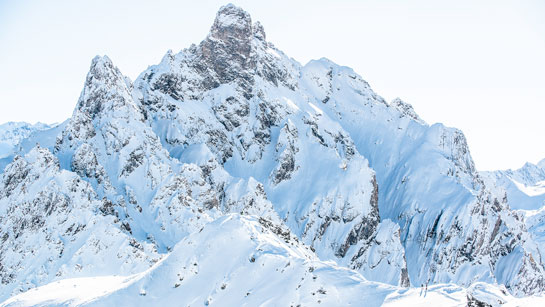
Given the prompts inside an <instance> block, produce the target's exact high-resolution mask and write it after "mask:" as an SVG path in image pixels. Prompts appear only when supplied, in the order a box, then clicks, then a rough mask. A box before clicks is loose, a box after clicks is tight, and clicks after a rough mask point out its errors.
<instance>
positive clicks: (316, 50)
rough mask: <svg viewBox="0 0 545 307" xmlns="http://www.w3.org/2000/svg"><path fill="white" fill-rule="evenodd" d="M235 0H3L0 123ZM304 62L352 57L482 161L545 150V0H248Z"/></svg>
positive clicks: (34, 111)
mask: <svg viewBox="0 0 545 307" xmlns="http://www.w3.org/2000/svg"><path fill="white" fill-rule="evenodd" d="M227 2H228V1H212V0H209V1H206V0H200V1H174V0H172V1H167V0H160V1H135V0H132V1H106V0H99V1H55V0H50V1H7V0H0V72H1V73H0V122H6V121H28V122H36V121H42V122H47V123H52V122H61V121H63V120H65V119H66V118H68V117H69V116H70V115H71V113H72V110H73V108H74V106H75V104H76V101H77V99H78V96H79V93H80V91H81V89H82V87H83V82H84V79H85V75H86V73H87V71H88V69H89V65H90V62H91V59H92V58H93V57H94V56H95V55H97V54H100V55H102V54H107V55H108V56H109V57H110V58H111V59H112V60H113V61H114V64H116V65H117V66H118V67H119V68H120V69H121V71H122V72H123V73H124V74H126V75H128V76H129V77H130V78H131V79H133V80H134V79H135V78H136V76H137V75H138V74H139V73H140V72H141V71H143V70H144V69H145V68H146V67H147V66H148V65H152V64H156V63H158V62H159V61H160V59H161V58H162V56H163V55H164V54H165V52H166V51H167V50H168V49H172V50H174V51H179V50H181V49H183V48H186V47H189V45H191V43H198V42H200V41H201V40H202V39H203V38H204V37H205V36H206V34H207V33H208V30H209V28H210V26H211V24H212V21H213V19H214V16H215V14H216V12H217V10H218V8H219V7H220V6H221V5H224V4H226V3H227ZM231 2H232V3H234V4H236V5H239V6H241V7H242V8H244V9H245V10H247V11H248V12H250V14H251V15H252V18H253V20H259V21H261V23H262V24H263V25H264V27H265V32H266V33H267V39H268V40H269V41H271V42H273V43H274V44H275V45H276V46H277V47H279V48H280V49H281V50H283V51H284V52H286V53H287V54H288V55H289V56H291V57H293V58H295V59H296V60H298V61H299V62H301V63H303V64H304V63H306V62H308V61H309V60H310V59H317V58H321V57H327V58H329V59H331V60H333V61H334V62H336V63H338V64H341V65H346V66H350V67H352V68H354V70H355V71H356V72H358V73H359V74H360V75H362V76H363V78H364V79H366V80H367V81H368V82H369V83H370V84H371V86H372V87H373V89H374V90H375V91H376V92H377V93H379V94H380V95H382V96H383V97H384V98H386V99H387V100H392V99H393V98H395V97H400V98H402V99H403V100H405V101H406V102H409V103H411V104H412V105H413V106H414V107H415V109H416V111H417V112H418V113H419V114H420V116H421V117H422V118H424V119H425V120H426V121H427V122H428V123H435V122H442V123H444V124H446V125H449V126H454V127H457V128H460V129H462V130H463V131H464V133H465V135H466V136H467V138H468V142H469V145H470V150H471V153H472V155H473V157H474V159H475V162H476V164H477V168H478V169H480V170H491V169H504V168H518V167H520V166H522V164H523V163H524V162H525V161H530V162H533V163H536V162H538V161H539V160H541V159H543V158H545V137H544V136H545V125H544V123H545V1H541V0H535V1H531V0H528V1H526V0H521V1H501V0H500V1H498V0H485V1H467V0H462V1H460V0H458V1H437V0H435V1H385V0H376V1H355V0H352V1H350V0H345V1H339V0H337V1H316V0H315V1H293V0H290V1H285V0H276V1H255V0H253V1H242V0H241V1H236V0H231Z"/></svg>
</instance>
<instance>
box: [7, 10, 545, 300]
mask: <svg viewBox="0 0 545 307" xmlns="http://www.w3.org/2000/svg"><path fill="white" fill-rule="evenodd" d="M36 143H40V144H41V145H40V146H36V147H35V144H36ZM17 153H19V154H20V155H19V156H17V157H16V158H13V159H11V158H10V159H9V160H10V162H11V164H9V165H8V166H7V167H6V168H5V171H4V173H3V174H2V187H1V189H0V210H2V211H1V212H2V213H3V214H1V215H0V220H1V221H2V226H0V227H1V228H0V230H1V231H2V232H1V233H0V234H1V235H2V237H0V240H4V242H7V243H5V244H3V245H2V247H1V249H0V274H2V275H1V276H2V283H3V287H2V288H1V289H0V297H1V298H7V297H8V296H9V295H11V294H13V293H14V292H13V291H18V290H22V291H25V290H27V289H29V288H33V287H37V286H41V285H44V284H46V283H49V282H51V281H55V282H57V281H58V282H59V283H58V285H59V287H61V286H63V285H65V284H71V283H72V282H73V283H74V285H77V286H78V287H80V286H81V287H83V286H84V285H92V284H93V282H95V281H96V282H101V280H102V279H101V278H97V277H96V276H98V275H112V276H110V277H104V279H103V280H104V282H105V283H106V284H109V285H112V287H111V289H104V291H102V290H101V291H98V290H97V292H96V291H89V292H87V294H86V295H84V296H80V297H75V298H74V299H75V300H76V301H73V302H72V303H74V302H81V303H92V301H91V300H93V299H95V298H96V299H98V300H97V301H93V302H94V303H95V304H98V305H100V304H113V303H123V304H127V303H129V302H130V303H129V304H136V305H146V304H147V305H149V304H157V303H159V301H161V300H162V302H164V303H169V302H173V301H172V300H177V302H178V300H180V301H179V302H186V303H188V304H192V305H194V304H197V305H202V304H205V305H206V304H219V305H229V304H232V305H237V306H238V305H244V304H247V305H255V304H266V303H277V304H278V303H280V304H281V305H282V304H283V303H285V304H286V305H289V304H293V305H294V306H296V305H297V304H299V303H302V304H303V305H307V303H308V304H311V305H312V304H318V301H320V303H323V304H329V305H339V304H340V305H344V303H350V302H353V303H355V304H356V305H357V304H359V303H358V302H361V301H362V298H367V297H368V298H369V299H363V300H364V301H365V302H367V303H368V304H370V305H373V304H377V305H379V304H382V303H388V304H394V305H395V304H396V303H403V302H420V300H421V299H423V296H422V295H419V296H418V297H417V295H416V293H417V291H416V289H405V290H403V288H401V287H410V286H419V285H422V284H429V286H430V288H431V287H434V289H435V290H432V294H430V295H431V296H437V297H439V298H441V299H453V300H454V301H455V302H457V303H456V304H458V303H460V304H466V303H468V300H469V301H471V300H473V299H475V300H476V301H475V302H477V301H479V299H478V298H477V296H479V295H480V294H479V295H477V294H475V293H476V292H475V291H473V290H471V289H473V288H469V289H463V288H461V287H471V285H472V284H474V283H477V282H485V283H489V284H501V285H503V287H505V289H507V290H508V291H510V292H511V294H514V295H517V296H522V295H530V294H536V293H542V292H543V290H544V289H545V281H544V278H545V271H544V265H543V260H542V256H541V254H542V252H541V248H540V246H539V244H536V242H538V243H539V242H541V241H540V239H539V238H538V237H537V236H536V235H535V234H536V233H539V232H540V231H541V232H543V231H542V229H545V227H544V226H543V225H545V223H543V219H540V218H539V216H540V215H539V214H536V215H535V218H534V219H533V220H532V221H533V222H532V223H531V224H530V223H529V221H530V219H529V218H528V215H526V219H525V217H524V215H523V214H521V213H520V212H513V211H512V210H511V209H510V206H511V200H510V199H509V197H504V196H505V194H504V193H500V192H498V190H497V189H496V188H495V187H492V189H491V188H490V187H489V185H490V183H489V181H488V180H483V179H482V177H481V175H480V174H479V173H478V172H477V171H476V169H475V165H474V163H473V160H472V159H471V156H470V153H469V148H468V146H467V142H466V140H465V137H464V135H463V133H462V132H461V131H459V130H457V129H453V128H447V127H444V126H443V125H441V124H435V125H431V126H429V125H428V124H426V122H425V121H424V120H423V119H421V118H420V117H419V116H418V115H417V113H416V112H415V110H414V109H413V107H412V106H411V105H410V104H408V103H406V102H403V101H402V100H401V99H395V100H394V101H393V102H392V103H387V102H386V101H384V99H382V98H381V97H380V96H378V95H377V94H375V93H374V92H373V91H372V90H371V88H370V86H369V84H368V83H367V82H365V81H364V80H363V78H362V77H360V76H359V75H358V74H356V73H355V72H354V71H353V70H351V69H350V68H347V67H342V66H339V65H336V64H334V63H332V62H331V61H329V60H327V59H321V60H317V61H311V62H310V63H308V64H307V65H305V66H301V65H300V64H299V63H297V62H296V61H294V60H293V59H290V58H289V57H287V56H286V55H285V54H284V53H282V52H281V51H280V50H278V49H277V48H276V47H274V45H272V44H271V43H270V42H268V41H267V40H266V36H265V32H264V30H263V27H262V26H261V25H260V24H259V23H253V22H252V20H251V18H250V16H249V14H248V13H247V12H244V11H243V10H241V9H240V8H237V7H235V6H233V5H227V6H224V7H222V8H221V9H220V11H219V12H218V14H217V16H216V20H215V21H214V23H213V25H212V28H211V31H210V33H209V34H208V36H207V37H206V38H205V39H204V40H203V41H202V42H201V43H200V44H198V45H192V46H191V47H190V48H188V49H185V50H182V51H180V52H179V53H176V54H175V53H173V52H171V51H169V52H168V53H167V54H166V55H165V56H164V57H163V59H162V60H161V62H160V63H159V64H158V65H154V66H150V67H149V68H148V69H147V70H145V71H144V72H143V73H142V74H140V76H139V77H138V78H137V79H136V81H135V82H134V83H132V82H131V81H130V80H129V79H128V78H126V77H125V76H123V74H122V73H121V72H120V71H119V69H118V68H116V67H115V65H114V64H113V63H112V61H111V60H110V59H109V58H108V57H106V56H104V57H96V58H95V59H93V61H92V63H91V68H90V71H89V73H88V75H87V78H86V80H85V83H84V88H83V90H82V93H81V96H80V98H79V100H78V102H77V105H76V108H75V110H74V112H73V115H72V117H71V118H70V119H69V120H67V121H66V122H64V123H63V124H61V125H58V126H56V127H53V128H49V129H46V130H43V131H39V132H36V133H33V134H31V135H30V136H29V137H28V138H26V139H24V140H22V141H21V142H20V145H19V148H18V149H17ZM25 154H26V155H25ZM23 156H24V157H23ZM225 215H227V216H225ZM78 225H79V226H78ZM528 228H531V232H528ZM159 259H164V260H159ZM157 261H160V262H159V263H156V264H155V265H154V266H153V267H152V268H150V266H152V265H153V264H154V263H155V262H157ZM218 263H219V264H218ZM341 267H342V268H341ZM113 275H124V276H127V277H126V278H118V277H116V276H113ZM68 277H70V278H71V277H77V278H78V279H74V280H73V281H70V280H65V281H62V279H65V278H68ZM314 277H316V278H314ZM93 278H96V279H93ZM365 279H368V280H372V281H374V282H367V281H365ZM377 282H382V283H385V284H379V283H377ZM439 283H441V284H445V283H454V284H457V285H458V286H453V285H437V286H433V285H434V284H439ZM386 284H390V286H387V285H386ZM55 287H57V286H55V283H52V284H49V285H47V286H45V287H44V288H42V290H37V291H38V292H36V293H43V291H45V292H47V291H49V290H47V289H56V288H55ZM487 287H488V286H486V287H485V290H486V291H488V290H489V289H488V288H487ZM490 287H492V288H494V286H490ZM43 289H46V290H43ZM97 289H103V288H102V287H98V288H97ZM494 289H496V288H494ZM485 290H483V291H485ZM55 291H56V290H55ZM479 291H480V290H479ZM494 291H495V290H494ZM498 291H499V290H498ZM83 292H86V291H83ZM99 292H100V293H99ZM496 292H497V291H496ZM496 292H495V293H496ZM27 293H28V295H30V293H31V292H27ZM77 293H80V292H75V293H74V295H76V296H77ZM452 293H455V294H452ZM91 294H92V295H91ZM280 294H282V295H281V296H279V295H280ZM451 294H452V295H451ZM473 294H475V295H477V296H473ZM496 294H497V293H496ZM496 294H494V295H493V296H492V297H493V299H492V300H495V299H496V298H497V297H499V296H497V295H496ZM25 295H26V294H23V296H21V297H22V298H25V297H27V296H25ZM387 295H390V296H389V297H388V298H386V296H387ZM498 295H499V294H498ZM501 295H503V296H505V297H508V296H509V295H508V294H501ZM501 295H500V296H501ZM485 296H486V295H485ZM68 297H69V296H62V295H61V296H59V297H56V298H55V297H53V298H52V299H53V301H50V302H57V303H59V304H60V303H61V302H65V301H63V299H65V298H66V299H67V300H68V301H70V300H71V299H68ZM82 297H85V299H83V298H82ZM449 297H450V298H449ZM486 297H487V298H486V299H488V298H490V297H488V296H486ZM87 298H88V299H89V300H87ZM398 298H399V300H398ZM25 299H26V298H25ZM55 299H58V301H55ZM501 299H503V298H501ZM511 299H512V297H509V299H506V301H510V300H511ZM16 300H18V299H16ZM78 300H79V301H78ZM68 301H66V302H68ZM13 302H15V301H13ZM17 302H24V300H21V301H17ZM36 302H41V303H44V302H46V301H43V302H42V301H39V300H38V301H36ZM475 302H474V303H475ZM72 303H70V304H72ZM21 304H24V303H21ZM44 304H45V303H44ZM74 304H76V303H74ZM78 304H79V303H78ZM475 304H476V303H475Z"/></svg>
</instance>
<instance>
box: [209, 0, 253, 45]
mask: <svg viewBox="0 0 545 307" xmlns="http://www.w3.org/2000/svg"><path fill="white" fill-rule="evenodd" d="M252 32H253V31H252V18H251V17H250V14H248V12H246V11H244V10H243V9H241V8H239V7H236V6H234V5H233V4H227V5H225V6H222V7H221V8H220V9H219V11H218V13H217V14H216V19H215V20H214V24H213V25H212V29H210V36H212V37H213V38H215V39H219V40H222V41H226V42H228V41H244V40H249V39H250V38H251V36H252Z"/></svg>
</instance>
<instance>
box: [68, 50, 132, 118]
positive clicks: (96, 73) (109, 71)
mask: <svg viewBox="0 0 545 307" xmlns="http://www.w3.org/2000/svg"><path fill="white" fill-rule="evenodd" d="M131 86H132V85H131V83H130V81H129V80H128V79H127V78H126V77H125V76H123V74H122V73H121V71H119V69H118V68H117V67H115V66H114V64H113V63H112V61H111V60H110V58H109V57H108V56H96V57H95V58H94V59H93V60H92V62H91V68H90V70H89V73H87V78H86V80H85V86H84V88H83V91H82V92H81V96H80V98H79V101H78V105H77V107H76V109H77V111H80V112H84V113H86V114H88V115H89V116H91V118H94V117H95V115H96V114H98V113H100V112H102V111H103V109H104V107H105V104H112V105H124V104H126V101H127V100H128V99H129V97H130V94H129V93H130V88H131Z"/></svg>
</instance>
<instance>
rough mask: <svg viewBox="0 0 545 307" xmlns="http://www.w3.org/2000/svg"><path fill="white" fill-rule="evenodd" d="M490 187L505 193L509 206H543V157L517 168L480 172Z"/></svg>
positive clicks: (544, 167) (544, 181)
mask: <svg viewBox="0 0 545 307" xmlns="http://www.w3.org/2000/svg"><path fill="white" fill-rule="evenodd" d="M481 174H482V176H483V178H485V179H486V182H487V184H488V185H489V186H490V187H495V188H497V189H499V190H502V191H503V192H504V193H506V194H507V198H508V199H509V203H510V204H511V208H513V209H521V210H538V209H541V208H543V207H545V159H543V160H541V161H540V162H539V163H538V164H532V163H526V164H524V166H523V167H521V168H519V169H517V170H510V169H509V170H504V171H494V172H482V173H481Z"/></svg>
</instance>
